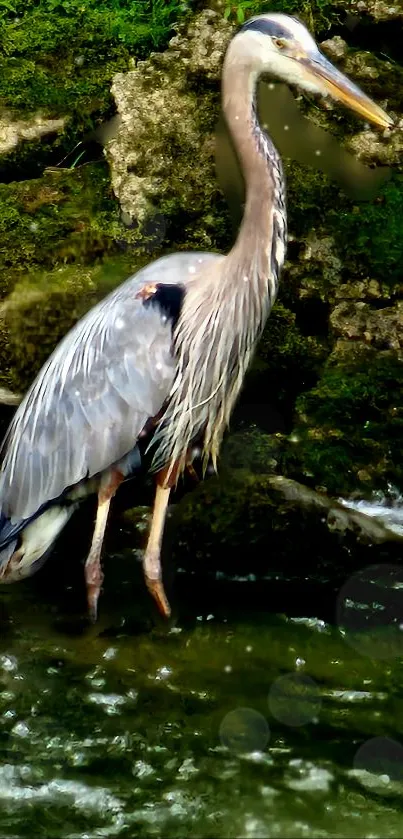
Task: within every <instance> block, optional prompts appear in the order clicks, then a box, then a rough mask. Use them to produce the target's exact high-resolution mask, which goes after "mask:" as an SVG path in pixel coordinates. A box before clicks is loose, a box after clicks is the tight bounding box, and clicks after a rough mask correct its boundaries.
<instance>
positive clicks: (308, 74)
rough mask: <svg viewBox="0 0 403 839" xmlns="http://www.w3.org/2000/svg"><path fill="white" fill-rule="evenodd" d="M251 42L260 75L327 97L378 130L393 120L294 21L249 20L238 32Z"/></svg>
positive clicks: (269, 17) (279, 16) (277, 18)
mask: <svg viewBox="0 0 403 839" xmlns="http://www.w3.org/2000/svg"><path fill="white" fill-rule="evenodd" d="M246 33H247V34H248V38H252V39H253V51H254V54H255V55H256V58H257V60H258V62H259V70H260V72H264V73H270V75H272V76H275V77H276V78H278V79H280V80H281V81H284V82H287V83H288V84H292V85H296V86H297V87H299V88H300V89H301V90H306V91H309V92H310V93H316V94H320V95H321V96H331V97H332V99H335V100H337V101H339V102H342V103H343V104H344V105H347V106H348V107H350V108H351V109H352V110H354V111H356V112H357V113H358V114H360V116H362V117H364V118H365V119H368V120H370V121H372V122H374V123H375V124H376V125H378V126H380V127H381V128H389V127H391V126H392V125H393V120H392V119H391V118H390V117H389V116H388V114H387V113H385V111H383V110H382V108H380V107H379V105H376V104H375V102H373V101H372V99H370V98H369V97H368V96H366V95H365V93H363V92H362V91H361V90H360V88H359V87H357V85H355V84H353V82H351V81H350V80H349V79H348V78H347V77H346V76H344V75H343V73H341V72H340V71H339V70H336V68H335V67H333V64H331V63H330V61H328V60H327V58H325V56H324V55H322V53H321V52H320V50H319V49H318V47H317V46H316V43H315V41H314V39H313V38H312V35H310V33H309V32H308V30H307V29H306V28H305V26H304V25H303V24H302V23H301V22H300V21H299V20H297V19H296V18H293V17H289V16H288V15H282V14H268V15H260V16H259V17H253V18H250V19H249V20H248V21H247V22H246V23H245V24H244V25H243V26H242V29H241V30H240V33H239V34H240V35H241V36H242V35H243V34H246Z"/></svg>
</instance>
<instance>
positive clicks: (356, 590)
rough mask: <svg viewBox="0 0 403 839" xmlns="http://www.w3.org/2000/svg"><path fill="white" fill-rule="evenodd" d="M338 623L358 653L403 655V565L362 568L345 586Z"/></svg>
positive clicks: (384, 656) (380, 656)
mask: <svg viewBox="0 0 403 839" xmlns="http://www.w3.org/2000/svg"><path fill="white" fill-rule="evenodd" d="M336 620H337V626H338V627H339V629H340V632H341V634H342V636H343V639H344V640H345V641H346V643H347V644H349V646H350V647H352V648H353V649H354V650H355V651H356V652H358V653H360V654H361V655H364V656H368V657H369V658H376V659H384V660H387V659H392V658H397V657H399V658H400V657H402V656H403V565H402V566H398V565H386V564H385V565H382V564H379V565H370V566H369V567H366V568H361V569H360V570H359V571H357V572H356V573H355V574H353V575H352V576H351V577H350V578H349V579H348V580H347V581H346V583H345V584H344V585H343V587H342V588H341V590H340V593H339V595H338V598H337V604H336Z"/></svg>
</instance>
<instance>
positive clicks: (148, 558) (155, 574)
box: [143, 548, 171, 618]
mask: <svg viewBox="0 0 403 839" xmlns="http://www.w3.org/2000/svg"><path fill="white" fill-rule="evenodd" d="M143 571H144V578H145V582H146V586H147V588H148V591H149V592H150V594H151V597H153V598H154V600H155V602H156V604H157V606H158V610H159V611H160V612H161V615H163V617H164V618H169V617H170V615H171V607H170V605H169V602H168V598H167V596H166V594H165V590H164V584H163V582H162V569H161V557H160V552H159V550H158V549H150V548H148V549H147V550H146V552H145V554H144V559H143Z"/></svg>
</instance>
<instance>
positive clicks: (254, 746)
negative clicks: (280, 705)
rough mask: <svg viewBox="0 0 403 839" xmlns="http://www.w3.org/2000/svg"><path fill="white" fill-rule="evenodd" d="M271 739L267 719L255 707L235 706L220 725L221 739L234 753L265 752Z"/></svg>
mask: <svg viewBox="0 0 403 839" xmlns="http://www.w3.org/2000/svg"><path fill="white" fill-rule="evenodd" d="M269 739H270V730H269V726H268V723H267V720H266V719H265V717H264V716H263V715H262V714H259V712H258V711H255V710H254V709H253V708H235V709H234V710H233V711H229V713H228V714H226V715H225V717H224V719H223V720H222V723H221V725H220V740H221V743H222V745H223V746H225V747H226V748H227V749H229V751H231V752H233V753H234V754H247V753H249V752H257V751H259V752H263V751H264V750H265V749H266V746H267V744H268V742H269Z"/></svg>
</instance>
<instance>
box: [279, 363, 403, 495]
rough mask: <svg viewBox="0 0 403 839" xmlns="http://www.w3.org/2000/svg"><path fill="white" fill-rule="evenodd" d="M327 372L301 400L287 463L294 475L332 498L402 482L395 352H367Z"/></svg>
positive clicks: (401, 378)
mask: <svg viewBox="0 0 403 839" xmlns="http://www.w3.org/2000/svg"><path fill="white" fill-rule="evenodd" d="M351 356H352V357H351V360H350V361H345V362H343V363H340V362H339V363H338V364H335V363H332V362H331V360H330V361H329V363H328V364H327V366H326V367H325V369H324V372H323V375H322V377H321V379H320V381H319V383H318V385H317V386H316V387H315V388H313V389H312V390H311V391H309V392H307V393H304V394H302V395H301V396H300V397H299V399H298V400H297V412H298V415H299V420H300V422H299V425H297V427H296V429H295V431H294V433H293V435H291V440H290V445H289V449H288V452H287V454H286V457H285V467H286V468H287V471H288V474H289V475H294V476H301V475H305V477H306V476H310V477H311V478H312V480H313V482H314V483H316V484H318V483H319V484H324V485H325V486H326V487H327V488H328V489H329V491H331V492H342V491H348V490H353V489H355V488H356V487H357V480H358V482H359V481H360V480H361V481H362V482H363V484H364V485H366V484H368V482H369V483H370V484H372V485H384V484H385V481H386V480H390V481H392V482H394V483H395V482H397V483H398V484H401V482H402V481H403V466H402V464H403V412H402V410H401V407H400V403H401V391H402V387H403V363H402V362H401V361H399V359H398V358H397V357H396V355H395V354H394V353H393V352H381V353H378V352H376V351H372V350H369V349H368V350H363V351H360V352H358V353H357V354H355V355H354V356H353V354H351Z"/></svg>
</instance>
